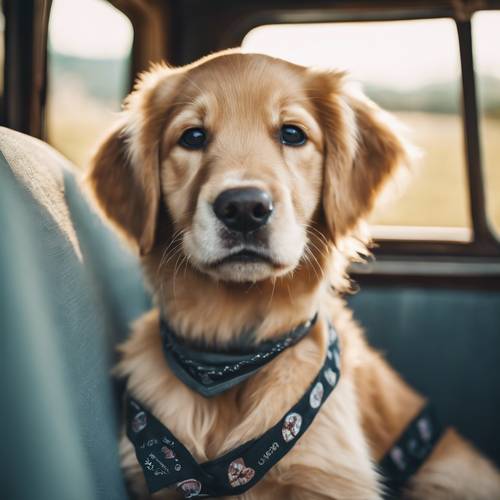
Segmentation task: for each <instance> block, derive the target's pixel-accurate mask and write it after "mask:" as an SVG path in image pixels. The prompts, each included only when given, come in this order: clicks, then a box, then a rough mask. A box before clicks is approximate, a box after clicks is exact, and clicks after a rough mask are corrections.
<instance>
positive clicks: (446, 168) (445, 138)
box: [371, 113, 500, 229]
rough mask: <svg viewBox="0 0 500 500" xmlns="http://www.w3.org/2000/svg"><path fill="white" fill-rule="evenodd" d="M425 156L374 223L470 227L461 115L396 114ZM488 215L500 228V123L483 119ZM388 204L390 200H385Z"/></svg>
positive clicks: (377, 211) (380, 211)
mask: <svg viewBox="0 0 500 500" xmlns="http://www.w3.org/2000/svg"><path fill="white" fill-rule="evenodd" d="M397 116H398V118H399V120H400V121H401V122H402V123H403V124H404V125H405V126H406V127H407V128H408V137H409V138H410V140H411V141H412V142H413V143H414V144H416V145H417V146H418V147H419V148H420V150H421V152H422V153H423V156H422V158H421V159H420V160H419V161H418V163H417V165H416V168H415V169H414V171H413V172H412V174H411V177H410V179H409V182H408V186H407V188H406V189H405V190H404V191H403V192H402V193H401V194H397V199H396V200H395V201H392V202H390V203H383V204H382V205H381V206H380V207H378V209H377V210H376V211H375V213H374V215H373V217H372V219H371V220H372V222H374V223H376V224H389V225H414V226H450V227H470V217H469V202H468V193H467V173H466V162H465V145H464V141H463V135H462V123H461V118H460V117H459V116H458V115H438V114H430V113H397ZM482 131H483V137H484V140H483V145H482V146H483V160H484V161H483V163H484V166H485V185H486V192H487V200H488V212H489V216H490V218H491V221H492V222H493V225H494V226H495V227H496V228H497V229H500V196H499V194H500V165H499V162H500V120H495V119H492V118H485V119H484V120H483V121H482ZM384 201H385V200H384Z"/></svg>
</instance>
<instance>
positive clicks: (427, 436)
mask: <svg viewBox="0 0 500 500" xmlns="http://www.w3.org/2000/svg"><path fill="white" fill-rule="evenodd" d="M442 433H443V428H442V427H441V425H440V423H439V420H438V419H437V417H436V414H435V412H434V409H433V408H432V407H431V406H430V405H426V406H424V408H423V409H422V411H421V412H420V413H419V414H418V415H417V416H416V417H415V418H414V419H413V420H412V421H411V422H410V424H409V425H408V427H406V429H405V430H404V432H403V433H402V434H401V436H400V437H399V438H398V440H397V441H396V442H395V443H394V444H393V445H392V447H391V449H390V450H389V451H388V452H387V453H386V455H385V456H384V458H383V459H382V461H381V462H380V468H381V470H382V474H383V476H384V478H385V486H386V488H387V494H386V498H399V496H400V494H401V491H402V489H403V488H404V486H405V484H406V483H407V482H408V480H409V479H410V478H411V476H413V474H415V473H416V472H417V471H418V469H419V468H420V467H421V466H422V464H423V463H424V462H425V461H426V460H427V458H428V457H429V455H430V454H431V453H432V450H433V449H434V447H435V446H436V444H437V442H438V441H439V439H440V437H441V435H442Z"/></svg>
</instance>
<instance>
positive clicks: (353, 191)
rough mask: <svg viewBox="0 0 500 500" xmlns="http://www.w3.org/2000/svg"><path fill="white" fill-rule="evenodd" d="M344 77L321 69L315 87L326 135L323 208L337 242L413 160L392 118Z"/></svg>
mask: <svg viewBox="0 0 500 500" xmlns="http://www.w3.org/2000/svg"><path fill="white" fill-rule="evenodd" d="M344 80H345V78H344V75H343V74H342V73H320V74H316V75H315V85H314V86H313V87H312V89H313V90H312V92H314V96H313V97H314V98H313V103H314V105H315V106H316V109H317V112H318V116H319V119H320V122H321V126H322V129H323V133H324V139H325V146H324V148H325V152H324V178H323V211H324V216H325V221H326V225H327V229H328V232H329V234H330V237H331V238H332V240H333V241H336V239H337V238H339V237H342V236H343V235H345V234H347V233H348V232H349V231H351V230H352V229H354V228H355V227H356V226H357V224H358V223H359V221H360V219H362V218H364V217H366V216H367V215H368V214H369V212H370V211H371V210H372V208H373V205H374V202H375V199H376V197H377V194H378V193H379V192H380V190H381V189H382V187H383V186H384V184H385V182H386V181H387V180H388V179H389V178H390V177H391V176H392V175H393V174H394V173H395V172H396V170H397V168H398V167H399V166H402V165H406V164H408V158H409V152H408V145H407V144H406V143H405V141H404V140H403V139H402V138H401V135H400V133H399V132H397V131H396V128H395V126H394V123H395V122H394V120H393V119H392V118H391V117H390V116H389V115H388V114H387V113H385V112H384V111H382V110H381V109H380V108H379V107H378V106H377V105H376V104H375V103H373V102H372V101H370V100H369V99H368V98H367V97H365V96H364V95H362V94H361V92H359V91H352V90H351V91H349V90H347V86H346V84H345V82H344Z"/></svg>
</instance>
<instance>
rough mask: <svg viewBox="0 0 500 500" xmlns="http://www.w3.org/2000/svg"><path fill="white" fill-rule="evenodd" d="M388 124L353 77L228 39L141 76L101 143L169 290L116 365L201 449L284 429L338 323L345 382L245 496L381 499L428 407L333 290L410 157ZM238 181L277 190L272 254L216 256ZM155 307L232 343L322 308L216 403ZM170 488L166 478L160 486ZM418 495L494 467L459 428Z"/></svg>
mask: <svg viewBox="0 0 500 500" xmlns="http://www.w3.org/2000/svg"><path fill="white" fill-rule="evenodd" d="M283 123H293V124H295V125H299V126H301V127H302V128H303V129H304V130H305V131H306V133H307V136H308V141H307V143H306V144H305V145H304V146H301V147H293V148H292V147H287V146H283V145H282V144H280V143H279V141H278V140H277V131H278V130H279V127H280V126H281V125H282V124H283ZM389 123H390V120H388V119H387V117H386V115H385V114H384V113H383V112H382V111H381V110H380V109H379V108H378V107H377V106H376V105H375V104H373V103H372V102H370V101H369V100H368V99H366V98H365V97H363V96H362V95H360V94H358V93H356V92H354V91H351V90H349V88H348V86H347V85H346V83H345V77H344V75H343V74H341V73H336V72H324V71H315V70H311V69H307V68H303V67H300V66H295V65H292V64H289V63H287V62H285V61H281V60H277V59H272V58H269V57H266V56H262V55H254V54H239V53H238V52H235V51H226V52H223V53H218V54H215V55H213V56H210V57H207V58H204V59H202V60H200V61H198V62H197V63H194V64H192V65H189V66H185V67H182V68H177V69H172V68H168V67H166V66H156V67H154V68H153V69H152V70H151V71H150V72H148V73H147V74H145V75H143V76H142V77H141V79H140V81H139V83H138V84H137V87H136V89H135V90H134V92H133V93H132V94H131V95H130V96H129V97H128V99H127V101H126V105H125V110H124V113H123V117H122V119H121V121H120V122H119V123H118V124H117V126H116V128H115V129H114V130H113V131H112V132H111V133H110V134H109V135H108V136H107V137H106V138H105V139H104V141H103V142H102V144H101V145H100V147H99V149H98V151H97V153H96V155H95V157H94V160H93V163H92V166H91V170H90V172H89V176H88V183H89V185H90V187H91V189H92V191H93V193H94V195H95V198H96V200H97V203H98V205H99V206H100V208H101V209H102V211H103V212H104V214H105V215H106V216H107V217H108V218H109V219H110V220H111V221H112V222H113V223H114V225H115V226H116V227H117V228H118V229H119V230H120V231H121V232H122V233H123V234H124V235H125V236H126V237H127V238H128V240H129V241H130V242H132V244H133V245H135V246H136V247H137V248H138V250H139V252H140V254H141V259H142V263H143V266H144V269H145V272H146V276H147V278H148V282H149V284H150V285H151V287H152V290H153V293H154V296H155V299H156V302H157V308H156V309H154V310H153V311H151V312H149V313H148V314H146V315H145V316H144V317H142V318H140V319H139V320H138V321H137V322H136V323H135V325H134V327H133V332H132V335H131V336H130V338H129V339H128V340H127V341H126V342H125V343H124V344H123V345H122V346H121V353H122V359H121V362H120V363H119V365H118V367H117V373H118V374H119V375H120V376H122V377H127V385H128V390H129V391H130V392H131V393H132V394H133V396H134V397H136V398H137V399H138V400H140V401H141V402H143V403H144V404H145V405H147V406H148V407H149V408H150V410H151V411H152V412H153V414H155V415H156V417H157V418H159V420H160V421H162V422H163V423H164V424H166V425H168V427H169V428H170V429H171V430H172V432H173V433H174V434H175V435H176V436H177V437H178V438H179V439H180V440H181V441H182V442H183V443H184V444H185V445H186V446H187V448H188V449H189V450H190V451H191V452H192V454H193V455H194V456H195V457H196V459H197V460H198V461H204V460H208V459H213V458H215V457H217V456H219V455H221V454H222V453H224V452H226V451H228V450H230V449H232V448H234V447H236V446H238V445H239V444H241V443H243V442H244V441H246V440H249V439H252V438H254V437H256V436H258V435H260V434H261V433H262V431H263V429H267V428H269V427H271V426H272V425H274V423H275V422H276V421H277V420H278V419H279V418H281V416H282V415H283V414H284V412H286V411H287V410H288V409H289V408H290V407H291V406H292V405H293V404H295V402H296V401H297V400H298V399H299V397H300V396H301V395H302V394H303V393H304V392H305V390H306V388H307V387H308V385H309V384H310V382H311V380H312V379H313V378H314V376H315V375H316V373H317V370H318V366H320V365H321V363H322V361H323V359H324V357H325V352H326V343H327V340H326V339H327V333H326V328H325V324H326V320H327V318H328V319H329V320H330V321H331V322H332V323H333V324H334V326H335V328H336V330H337V332H338V334H339V337H340V343H341V368H342V377H341V379H340V382H339V385H338V387H337V389H336V390H335V391H334V393H333V394H332V395H331V397H330V398H329V399H328V400H327V401H326V403H325V404H324V405H323V407H322V408H321V411H320V413H319V415H318V416H317V418H316V420H315V421H314V423H313V425H312V426H311V428H310V429H309V430H308V431H307V432H306V433H305V434H304V436H303V437H302V438H301V439H300V441H299V442H298V443H297V445H296V446H295V447H294V449H293V450H292V451H291V452H290V453H288V454H287V455H286V456H285V457H284V458H283V459H282V460H281V461H280V462H279V463H278V464H277V465H276V466H274V468H273V469H271V471H270V472H269V473H268V474H267V475H266V476H265V477H264V479H263V480H262V481H260V482H259V483H258V484H257V485H256V486H255V487H253V488H252V489H250V490H249V491H248V492H247V493H246V494H245V495H243V496H242V498H247V499H254V498H255V499H266V498H272V499H294V498H296V499H321V498H324V499H326V498H336V499H362V500H367V499H375V498H380V496H381V492H382V489H381V486H380V482H379V477H378V473H377V468H376V463H377V461H378V460H379V459H380V458H381V457H382V456H383V455H384V453H385V451H386V450H387V449H388V448H389V447H390V445H391V444H392V443H393V442H394V441H395V439H396V438H397V436H398V434H399V433H400V432H401V431H402V430H403V429H404V428H405V426H406V424H407V423H408V422H409V420H411V419H412V417H413V416H414V415H415V414H416V413H417V412H418V410H419V408H420V407H421V406H422V404H423V398H422V397H421V396H419V395H418V394H416V393H415V392H414V391H413V390H412V389H411V388H410V387H408V386H407V385H406V384H405V383H404V382H403V381H402V380H401V378H400V377H399V376H398V375H397V374H396V373H395V372H394V371H393V370H392V369H391V368H390V367H389V366H388V365H387V364H386V363H385V361H384V360H383V359H382V357H381V356H380V355H379V354H377V353H376V352H374V351H373V350H372V349H371V348H370V347H369V346H368V345H367V343H366V342H365V340H364V337H363V334H362V332H361V331H360V328H359V327H358V325H357V324H356V323H355V321H354V320H353V319H352V316H351V313H350V311H349V310H348V309H347V308H346V305H345V304H344V302H343V301H342V299H341V298H340V297H339V293H340V292H342V289H343V287H345V286H346V281H345V275H344V273H345V267H346V265H347V263H348V262H349V261H350V260H351V259H352V258H354V257H355V256H356V255H357V252H363V251H364V246H363V245H362V243H361V242H360V239H359V238H360V237H359V233H358V225H359V223H360V221H361V220H362V219H363V217H364V216H366V215H367V214H368V212H369V211H370V210H371V208H372V206H373V203H374V200H375V197H376V195H377V193H378V192H379V191H380V189H381V188H382V186H383V185H384V183H385V181H386V180H387V179H388V178H389V177H390V176H391V175H392V174H394V173H395V171H396V169H397V168H398V167H399V166H400V165H402V164H405V163H406V162H407V160H408V149H407V146H406V145H405V144H404V142H403V141H402V140H401V138H400V136H399V134H398V133H396V132H395V131H394V129H393V127H392V126H391V125H389ZM200 126H203V127H204V128H205V129H206V130H208V133H209V145H208V146H207V147H206V148H204V149H203V150H201V151H190V150H186V149H185V148H182V147H181V146H179V145H178V140H179V137H180V135H181V134H182V132H183V131H184V130H185V129H186V128H189V127H200ZM236 186H237V187H240V186H254V187H259V188H262V189H265V190H266V191H267V192H269V193H271V194H272V196H273V199H274V201H275V206H276V213H273V217H272V220H270V222H269V224H268V226H269V227H266V229H265V238H266V239H265V245H266V251H268V252H269V255H270V256H271V257H272V262H273V263H272V264H269V263H240V264H238V263H232V264H225V265H221V266H215V267H214V266H213V265H211V263H212V262H213V261H214V259H216V258H219V257H220V256H221V255H223V254H224V252H226V251H227V249H225V248H224V246H223V244H222V243H221V241H222V240H221V239H220V237H219V236H218V235H219V233H220V231H221V230H220V227H219V226H218V225H217V221H216V220H215V219H214V217H213V214H212V213H211V210H210V207H211V203H213V201H214V199H215V197H216V196H217V195H218V194H219V193H220V192H221V191H222V190H224V189H228V188H232V187H236ZM332 284H333V287H332V286H331V285H332ZM159 309H161V310H162V311H163V313H164V314H165V315H166V317H168V320H169V322H170V324H171V325H172V326H173V327H174V328H175V329H176V331H177V332H179V334H181V335H184V336H186V337H190V338H192V339H198V340H199V339H203V340H205V341H206V342H207V343H208V344H211V345H224V344H225V343H227V342H229V341H237V340H238V336H239V335H241V332H244V331H248V330H250V329H252V328H253V329H254V330H255V332H256V340H263V339H268V338H272V337H273V336H277V335H281V334H282V332H284V331H287V330H289V329H290V328H292V327H293V326H295V325H297V324H298V323H300V322H302V321H304V319H305V318H309V317H311V316H312V314H313V313H314V312H315V311H318V312H319V320H318V322H317V324H316V325H315V327H314V329H313V330H312V331H311V332H310V334H309V335H308V336H307V337H306V338H305V339H303V340H302V341H301V342H299V343H298V344H297V345H295V346H294V347H292V348H289V349H288V350H287V351H285V352H283V353H282V354H281V355H280V356H279V357H278V358H277V359H275V360H274V361H273V362H272V363H270V364H269V365H267V366H266V367H265V368H263V369H262V370H261V371H259V372H258V373H257V374H256V375H254V376H253V377H251V378H250V379H249V380H248V381H246V382H244V383H242V384H240V385H238V386H237V387H235V388H233V389H231V390H229V391H227V392H226V393H223V394H221V395H219V396H216V397H214V398H211V399H205V398H204V397H202V396H200V395H198V394H197V393H195V392H193V391H192V390H190V389H189V388H187V387H186V386H185V385H184V384H183V383H182V382H180V381H179V380H178V379H177V378H176V377H175V376H174V375H173V374H172V372H171V371H170V370H169V368H168V366H167V365H166V362H165V359H164V357H163V354H162V348H161V344H160V337H159V312H158V311H159ZM121 450H122V456H123V467H124V469H125V472H126V475H127V477H128V478H129V480H130V481H131V484H132V487H133V489H134V490H135V491H136V492H138V494H139V495H140V496H141V498H142V497H147V494H146V490H145V483H144V480H143V477H142V472H141V470H140V468H139V465H138V463H137V461H136V459H135V455H134V452H133V449H132V447H131V445H130V443H129V442H128V440H127V439H126V438H124V439H123V440H122V443H121ZM176 495H178V493H176V492H175V491H170V490H169V491H166V490H165V491H162V492H159V493H158V494H157V495H155V498H156V497H158V498H178V496H176ZM406 495H407V496H408V498H419V499H424V498H425V499H429V498H432V499H436V498H440V499H441V498H442V499H445V498H450V499H451V498H454V499H456V498H463V499H465V498H467V499H472V498H473V499H492V498H495V497H498V496H499V495H500V476H499V474H498V472H497V471H496V470H495V468H494V467H493V466H492V465H491V464H490V463H489V462H488V461H487V460H486V459H484V458H482V457H481V456H480V455H479V454H478V453H477V452H476V451H475V450H474V449H473V447H472V446H470V445H469V444H467V443H465V442H464V441H463V440H462V439H461V438H460V437H459V436H458V435H457V434H455V433H454V432H453V431H449V432H447V433H446V435H445V436H444V438H443V439H442V440H441V442H440V444H439V445H438V447H437V448H436V449H435V451H434V452H433V454H432V456H431V458H430V459H429V460H428V462H427V463H426V464H425V466H424V467H423V468H422V469H421V470H420V471H419V473H418V474H417V475H416V476H415V477H414V478H413V479H412V481H411V484H410V487H409V488H408V490H407V492H406Z"/></svg>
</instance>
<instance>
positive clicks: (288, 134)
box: [280, 125, 307, 146]
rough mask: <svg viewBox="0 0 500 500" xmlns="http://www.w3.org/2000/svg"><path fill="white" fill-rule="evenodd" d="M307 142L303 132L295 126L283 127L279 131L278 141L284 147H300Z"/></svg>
mask: <svg viewBox="0 0 500 500" xmlns="http://www.w3.org/2000/svg"><path fill="white" fill-rule="evenodd" d="M306 140H307V137H306V134H305V132H304V131H303V130H302V129H300V128H299V127H296V126H295V125H283V126H282V127H281V130H280V141H281V143H282V144H285V145H286V146H302V144H305V142H306Z"/></svg>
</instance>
